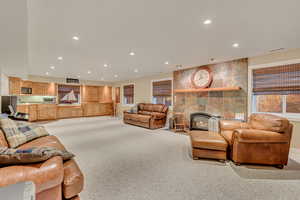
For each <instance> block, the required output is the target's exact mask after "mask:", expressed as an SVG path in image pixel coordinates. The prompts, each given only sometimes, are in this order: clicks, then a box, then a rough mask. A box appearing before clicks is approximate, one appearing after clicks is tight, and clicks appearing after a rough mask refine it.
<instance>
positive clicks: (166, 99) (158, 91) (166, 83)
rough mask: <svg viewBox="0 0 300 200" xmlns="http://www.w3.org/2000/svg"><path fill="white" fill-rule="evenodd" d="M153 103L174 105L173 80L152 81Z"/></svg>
mask: <svg viewBox="0 0 300 200" xmlns="http://www.w3.org/2000/svg"><path fill="white" fill-rule="evenodd" d="M152 103H154V104H165V105H166V106H171V105H172V81H171V80H163V81H154V82H152Z"/></svg>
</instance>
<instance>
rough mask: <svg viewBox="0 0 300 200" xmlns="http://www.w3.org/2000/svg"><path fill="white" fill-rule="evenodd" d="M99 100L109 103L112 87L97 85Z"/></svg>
mask: <svg viewBox="0 0 300 200" xmlns="http://www.w3.org/2000/svg"><path fill="white" fill-rule="evenodd" d="M99 94H100V98H99V102H100V103H110V102H112V87H111V86H100V87H99Z"/></svg>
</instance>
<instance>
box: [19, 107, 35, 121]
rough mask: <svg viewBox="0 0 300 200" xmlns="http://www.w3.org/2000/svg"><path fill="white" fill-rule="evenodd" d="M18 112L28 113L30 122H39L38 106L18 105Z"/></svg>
mask: <svg viewBox="0 0 300 200" xmlns="http://www.w3.org/2000/svg"><path fill="white" fill-rule="evenodd" d="M17 112H21V113H27V114H28V121H30V122H33V121H37V119H38V118H37V105H36V104H29V105H17Z"/></svg>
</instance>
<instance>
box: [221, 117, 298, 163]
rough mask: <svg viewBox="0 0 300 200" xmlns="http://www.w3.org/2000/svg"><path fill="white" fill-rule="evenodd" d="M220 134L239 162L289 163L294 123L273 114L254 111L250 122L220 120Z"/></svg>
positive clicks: (233, 156)
mask: <svg viewBox="0 0 300 200" xmlns="http://www.w3.org/2000/svg"><path fill="white" fill-rule="evenodd" d="M220 129H221V132H220V134H221V135H222V136H223V137H224V138H225V140H226V141H227V142H228V145H229V151H230V153H229V154H230V157H231V159H232V160H233V161H234V162H235V163H237V164H240V163H249V164H267V165H277V166H278V167H279V168H283V166H284V165H287V162H288V157H289V149H290V141H291V137H292V130H293V125H292V124H291V123H290V122H289V121H288V120H287V119H286V118H282V117H278V116H275V115H270V114H252V115H251V116H250V119H249V122H248V123H242V122H238V121H228V120H222V121H220Z"/></svg>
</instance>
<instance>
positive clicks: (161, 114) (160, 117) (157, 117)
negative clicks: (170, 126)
mask: <svg viewBox="0 0 300 200" xmlns="http://www.w3.org/2000/svg"><path fill="white" fill-rule="evenodd" d="M151 116H153V117H154V118H155V119H164V118H165V117H166V115H165V114H164V113H160V112H152V113H151Z"/></svg>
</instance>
